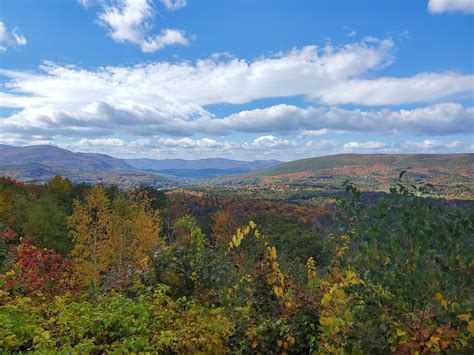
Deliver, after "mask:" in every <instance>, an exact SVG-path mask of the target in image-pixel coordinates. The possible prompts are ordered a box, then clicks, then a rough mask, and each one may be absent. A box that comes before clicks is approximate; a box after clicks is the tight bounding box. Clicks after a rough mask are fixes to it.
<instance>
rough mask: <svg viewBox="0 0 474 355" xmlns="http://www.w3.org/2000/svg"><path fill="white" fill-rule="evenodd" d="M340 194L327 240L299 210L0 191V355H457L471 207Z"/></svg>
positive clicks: (466, 309) (68, 190)
mask: <svg viewBox="0 0 474 355" xmlns="http://www.w3.org/2000/svg"><path fill="white" fill-rule="evenodd" d="M384 159H385V158H384ZM415 163H416V162H415ZM343 187H344V188H345V190H346V192H347V196H346V198H342V199H341V200H340V201H339V205H338V206H339V207H338V209H335V208H334V209H333V210H330V211H331V212H330V214H331V216H330V217H331V218H329V219H328V220H332V221H336V223H334V224H333V225H332V226H330V227H329V228H330V230H331V231H332V233H330V231H328V230H327V229H324V228H323V227H322V226H323V224H320V223H316V222H319V221H318V220H317V218H314V219H312V220H311V219H310V218H308V217H309V216H307V215H303V214H310V212H308V211H312V209H314V211H315V212H314V213H315V214H316V213H318V216H316V217H319V216H322V217H324V218H326V214H325V213H328V211H327V210H325V209H324V206H321V205H318V204H314V205H311V204H310V203H315V202H314V201H311V202H310V203H308V204H306V205H304V204H293V205H291V207H292V212H291V213H289V206H290V204H285V205H284V206H283V207H281V205H278V209H277V208H276V206H277V205H276V202H274V201H271V200H267V201H265V203H260V204H258V205H257V204H255V206H252V205H251V202H250V201H251V200H249V199H237V203H236V202H235V201H231V202H232V203H231V202H230V201H229V200H226V203H223V202H222V201H219V199H218V198H216V197H215V196H212V195H206V194H203V193H201V192H199V191H194V192H192V193H189V194H184V193H178V195H179V196H174V197H173V198H169V196H168V195H166V194H164V193H163V192H161V191H158V190H154V189H152V188H145V187H141V188H138V189H135V190H133V191H120V190H118V189H117V188H115V187H110V188H103V187H94V188H91V189H89V188H86V187H85V186H78V185H76V184H71V183H70V182H69V181H68V180H66V179H62V178H60V177H57V178H55V179H54V180H53V181H51V182H50V183H49V184H47V185H46V186H40V185H24V184H21V183H18V182H15V181H13V180H8V179H0V223H1V225H0V262H1V263H2V264H1V269H0V324H1V326H0V352H9V353H11V352H27V351H37V352H41V353H56V352H60V353H128V352H132V353H133V352H153V353H166V354H173V353H240V354H244V353H245V354H247V353H248V354H259V353H260V354H263V353H265V354H267V353H268V354H277V353H278V354H280V353H281V354H305V353H306V354H346V353H354V354H362V353H369V354H370V353H374V354H382V353H398V354H406V353H413V354H416V353H418V354H432V353H456V354H458V353H459V354H464V353H466V354H468V353H472V349H473V348H474V319H473V317H472V315H473V313H474V309H473V308H474V307H473V303H472V300H473V299H472V294H473V289H472V285H473V284H474V279H473V277H474V273H473V266H474V240H473V236H474V213H473V210H472V208H470V206H472V205H471V204H469V203H463V204H461V206H463V207H464V208H456V207H455V206H453V205H456V203H452V202H447V201H443V200H439V199H433V198H430V196H431V194H432V191H433V186H431V185H429V184H422V183H419V182H418V183H416V182H415V183H413V182H412V181H411V179H410V176H409V174H408V173H407V171H402V173H400V175H399V177H398V179H396V180H395V181H394V183H393V186H391V188H390V190H389V193H387V194H381V195H376V196H374V195H370V194H367V193H364V192H363V191H361V190H360V189H359V188H358V187H357V186H356V184H355V183H353V182H350V181H346V182H345V183H344V186H343ZM73 199H75V202H74V203H73V202H72V201H73ZM261 206H265V212H258V211H257V212H255V210H258V209H259V208H260V207H261ZM333 206H335V203H333ZM274 207H275V208H274ZM252 208H254V209H252ZM237 211H240V212H241V213H240V214H239V215H237V213H236V212H237ZM251 213H255V217H256V218H255V219H253V220H255V221H257V222H258V227H257V223H255V222H253V220H250V222H248V223H247V224H244V225H243V226H241V227H240V228H237V229H236V230H235V232H234V227H235V226H236V225H240V224H241V221H242V220H243V219H244V217H245V219H246V220H248V219H250V217H249V215H250V214H251ZM300 217H301V218H300ZM247 218H248V219H247ZM66 220H67V221H68V222H69V226H70V230H69V233H70V236H71V237H72V239H73V242H74V249H73V251H72V252H71V253H69V249H68V247H67V243H65V240H68V239H66V238H67V233H66V231H65V230H64V223H65V221H66ZM309 222H311V223H309ZM163 226H164V227H163ZM325 228H328V227H327V226H326V227H325ZM206 231H209V232H210V233H212V235H209V233H207V232H206ZM211 231H212V232H211ZM163 232H164V233H166V237H162V235H163V234H164V233H163ZM26 237H29V238H26ZM28 240H30V241H32V242H33V243H34V245H33V244H32V243H30V242H29V241H28ZM69 240H70V239H69ZM54 250H56V251H60V252H61V253H58V252H56V251H54ZM150 267H151V268H150ZM71 270H73V272H72V271H71ZM151 270H152V271H153V273H152V272H151ZM152 274H153V275H152ZM132 276H133V277H132ZM78 280H79V281H81V280H82V283H81V282H76V281H78ZM87 283H95V284H96V285H95V287H93V288H92V289H90V290H87V289H85V288H83V287H82V286H83V285H86V284H87Z"/></svg>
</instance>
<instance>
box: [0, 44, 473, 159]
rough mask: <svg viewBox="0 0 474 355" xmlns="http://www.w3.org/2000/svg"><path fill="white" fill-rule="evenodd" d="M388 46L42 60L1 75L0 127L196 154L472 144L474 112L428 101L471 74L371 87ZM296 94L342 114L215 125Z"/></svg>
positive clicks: (278, 110)
mask: <svg viewBox="0 0 474 355" xmlns="http://www.w3.org/2000/svg"><path fill="white" fill-rule="evenodd" d="M392 46H393V43H392V42H391V41H387V40H384V41H380V40H377V39H373V38H369V39H365V40H364V41H361V42H357V43H352V44H348V45H345V46H340V47H335V46H331V45H328V46H325V47H322V48H319V47H316V46H307V47H303V48H301V49H293V50H291V51H289V52H285V53H278V54H276V55H273V56H267V57H259V58H257V59H254V60H252V61H248V60H244V59H238V58H235V57H232V56H230V55H215V56H211V57H210V58H208V59H205V60H198V61H196V62H188V61H183V62H152V63H145V64H139V65H135V66H129V67H127V66H120V67H114V66H109V67H101V68H96V69H84V68H80V67H76V66H67V65H57V64H55V63H51V62H45V63H44V64H43V65H42V66H41V67H40V71H39V72H36V73H34V72H29V71H28V72H26V71H25V72H22V71H11V70H1V69H0V75H1V76H3V77H4V79H5V80H4V81H3V84H2V87H1V90H0V107H7V108H12V109H14V110H15V111H13V113H12V114H10V115H6V116H5V117H3V118H2V119H0V131H1V132H4V133H5V135H9V136H10V137H11V135H14V134H16V135H19V136H20V137H22V138H21V139H26V138H27V137H33V135H36V136H38V135H41V136H44V137H46V139H51V140H54V141H60V140H61V139H70V138H71V139H72V138H74V137H80V138H87V139H96V140H97V139H108V138H110V137H111V136H128V137H132V138H131V139H133V140H137V139H142V138H143V139H148V138H149V137H155V136H161V137H162V136H175V137H178V138H177V139H174V140H173V141H166V142H165V143H166V144H167V145H169V146H170V147H171V146H173V147H174V148H173V149H176V150H179V149H183V147H182V146H183V145H186V144H187V145H190V146H193V145H194V144H195V142H194V141H196V139H192V138H190V137H192V136H195V135H204V136H213V137H219V136H224V135H232V134H233V133H236V132H237V133H239V132H244V133H246V134H250V135H255V134H257V135H260V136H261V139H260V140H257V141H253V140H250V141H249V142H247V143H246V145H245V147H247V148H248V149H250V148H251V149H256V147H257V146H261V147H263V146H265V145H266V146H267V147H270V146H273V147H274V149H275V150H277V147H286V150H287V151H288V150H292V149H288V147H292V145H291V144H292V143H291V142H292V141H291V140H286V139H282V138H279V137H278V135H296V136H298V137H299V138H305V139H307V138H308V137H317V136H321V135H325V134H338V133H344V132H356V133H364V134H371V135H392V136H397V135H401V134H410V135H420V136H440V135H454V134H471V135H472V132H473V129H474V123H473V119H474V108H473V107H463V106H462V105H461V104H458V103H437V104H432V103H431V102H432V101H435V102H439V101H440V100H443V99H444V100H446V99H449V100H455V97H456V96H459V97H469V96H472V95H473V94H474V88H473V87H472V85H473V84H472V82H473V81H474V76H473V75H463V74H459V73H453V72H448V73H421V74H418V75H415V76H412V77H408V78H403V77H402V78H384V77H382V78H380V77H379V78H377V77H375V79H367V77H369V76H370V77H374V76H375V73H376V71H377V70H380V68H384V67H385V66H386V65H388V64H389V63H391V62H392V61H393V58H392V56H391V48H392ZM342 88H347V89H346V90H343V89H342ZM298 95H303V96H305V97H306V98H308V99H311V98H312V99H313V100H315V101H316V102H318V103H322V104H325V103H328V104H331V105H334V106H319V107H318V106H317V105H316V104H315V103H307V104H305V106H306V107H298V106H294V105H288V104H278V105H273V106H269V107H263V108H259V109H252V110H243V111H240V112H239V111H237V112H236V113H234V114H230V115H228V116H225V117H216V116H215V115H214V114H213V113H211V112H209V110H210V109H209V108H208V105H212V104H218V103H228V104H245V103H249V102H252V101H255V100H261V99H266V98H277V97H280V98H284V97H292V96H298ZM281 101H282V102H284V99H282V100H281ZM414 102H416V103H418V102H423V103H425V102H427V103H428V104H423V105H422V106H419V107H416V108H410V109H396V110H394V109H388V108H376V109H371V108H365V109H361V108H359V109H348V108H345V109H343V108H340V107H337V106H335V105H337V104H341V103H343V104H344V103H354V104H359V105H365V106H371V105H376V106H378V105H390V104H397V105H401V104H405V103H414ZM4 137H5V138H2V139H4V140H5V139H7V137H6V136H4ZM183 137H184V138H183ZM0 138H1V137H0ZM8 139H10V138H8ZM12 139H13V138H12ZM15 139H16V138H15ZM163 139H165V138H163ZM167 139H172V138H167ZM190 139H191V140H190ZM207 139H210V138H207ZM97 142H98V141H97ZM215 142H217V143H214V142H212V141H206V140H203V141H199V144H201V146H204V145H205V144H207V145H208V146H209V147H210V146H212V145H213V144H220V141H219V140H215ZM196 144H197V143H196ZM313 148H314V149H315V147H313ZM95 149H96V148H95ZM146 149H156V148H146ZM209 149H210V150H211V148H209ZM216 149H217V148H216ZM218 149H221V148H218ZM306 149H310V147H309V146H308V147H306ZM283 151H284V149H282V152H283ZM282 154H283V153H282Z"/></svg>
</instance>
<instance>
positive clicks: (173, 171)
mask: <svg viewBox="0 0 474 355" xmlns="http://www.w3.org/2000/svg"><path fill="white" fill-rule="evenodd" d="M124 161H125V162H127V163H128V164H130V165H131V166H133V167H135V168H137V169H140V170H144V171H148V172H153V173H161V174H167V175H173V176H176V177H181V178H201V179H206V178H214V177H219V176H224V175H231V174H242V173H246V172H250V171H254V170H258V169H264V168H269V167H272V166H275V165H277V164H280V163H281V162H280V161H278V160H254V161H242V160H231V159H223V158H208V159H199V160H184V159H162V160H158V159H125V160H124Z"/></svg>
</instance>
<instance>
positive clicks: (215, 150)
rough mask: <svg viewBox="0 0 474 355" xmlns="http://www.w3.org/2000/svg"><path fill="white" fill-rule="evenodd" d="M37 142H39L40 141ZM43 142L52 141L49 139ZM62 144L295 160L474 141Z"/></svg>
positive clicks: (464, 148)
mask: <svg viewBox="0 0 474 355" xmlns="http://www.w3.org/2000/svg"><path fill="white" fill-rule="evenodd" d="M38 142H40V141H39V140H38ZM42 142H43V144H50V143H48V141H47V140H44V141H42ZM60 146H61V147H63V148H66V149H71V150H73V151H80V152H97V151H101V152H104V151H105V152H107V153H108V154H111V155H114V156H117V157H137V156H140V157H149V158H157V159H159V158H185V159H195V158H196V157H225V158H231V159H244V160H255V159H270V158H271V159H275V158H276V159H281V160H293V159H302V158H306V157H314V156H320V155H328V154H340V153H379V154H390V153H392V154H395V153H440V152H444V153H461V152H474V144H472V143H468V142H463V141H459V140H453V141H447V142H442V141H438V140H430V139H425V140H421V141H409V142H381V141H347V142H344V141H343V142H338V141H334V140H310V141H305V140H300V139H291V140H287V139H282V138H279V137H275V136H260V137H257V138H255V139H253V140H249V141H247V142H242V143H238V142H232V141H227V140H224V141H218V140H214V139H211V138H201V139H192V138H188V137H186V138H180V139H174V138H169V137H160V136H154V137H149V138H140V139H136V140H131V141H126V140H122V139H118V138H111V139H95V138H91V139H88V138H84V139H80V140H74V141H68V142H66V143H61V144H60Z"/></svg>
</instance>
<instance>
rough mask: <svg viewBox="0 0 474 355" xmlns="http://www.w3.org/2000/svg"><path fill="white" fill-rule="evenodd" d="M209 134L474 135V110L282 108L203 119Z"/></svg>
mask: <svg viewBox="0 0 474 355" xmlns="http://www.w3.org/2000/svg"><path fill="white" fill-rule="evenodd" d="M198 122H199V124H198V125H197V127H199V126H206V127H208V128H209V132H212V131H215V132H218V133H221V134H223V133H226V132H231V131H241V132H255V133H259V132H272V131H273V132H280V133H299V134H300V135H302V136H312V135H322V134H326V133H328V131H333V132H363V133H373V134H384V135H386V134H407V133H408V134H419V135H449V134H459V133H473V132H474V108H473V107H468V108H465V107H463V106H462V105H460V104H456V103H444V104H436V105H431V106H426V107H419V108H415V109H412V110H406V109H401V110H398V111H391V110H388V109H382V110H378V111H362V110H360V109H356V110H347V109H341V108H337V107H329V108H327V107H317V108H315V107H307V108H301V107H298V106H293V105H286V104H280V105H275V106H271V107H268V108H264V109H255V110H249V111H241V112H239V113H236V114H232V115H230V116H227V117H225V118H223V119H209V118H205V119H201V120H198Z"/></svg>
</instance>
